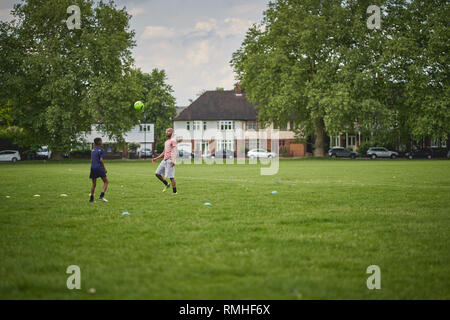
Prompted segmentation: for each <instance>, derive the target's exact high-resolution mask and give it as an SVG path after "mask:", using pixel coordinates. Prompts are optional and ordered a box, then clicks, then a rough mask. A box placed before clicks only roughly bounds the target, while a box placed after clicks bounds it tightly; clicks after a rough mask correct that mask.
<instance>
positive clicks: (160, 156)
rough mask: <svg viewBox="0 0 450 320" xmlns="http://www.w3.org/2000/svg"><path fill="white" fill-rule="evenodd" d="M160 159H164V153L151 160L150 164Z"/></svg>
mask: <svg viewBox="0 0 450 320" xmlns="http://www.w3.org/2000/svg"><path fill="white" fill-rule="evenodd" d="M162 157H164V151H163V152H161V154H160V155H159V156H157V157H156V158H153V159H152V162H155V161H157V160H158V159H161V158H162Z"/></svg>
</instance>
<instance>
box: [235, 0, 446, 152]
mask: <svg viewBox="0 0 450 320" xmlns="http://www.w3.org/2000/svg"><path fill="white" fill-rule="evenodd" d="M430 2H433V4H428V2H424V1H419V0H417V1H416V0H412V1H406V0H387V1H366V0H358V1H356V0H351V1H348V0H332V1H323V0H279V1H276V2H271V3H270V4H269V7H268V9H267V10H266V11H265V12H264V18H263V20H262V23H261V24H260V25H254V26H253V27H252V28H250V30H249V31H248V32H247V35H246V38H245V40H244V42H243V43H242V46H241V48H240V49H239V50H237V51H236V52H235V53H234V54H233V58H232V60H231V64H232V66H233V67H234V70H235V72H236V73H237V78H238V79H239V80H240V81H241V85H242V86H243V87H244V89H245V90H246V92H247V96H248V97H249V99H250V101H251V102H253V103H258V108H259V109H260V112H259V117H260V120H262V121H265V122H286V121H287V120H288V119H289V118H290V117H294V120H295V122H296V123H297V124H298V128H299V129H300V131H301V132H302V133H303V135H304V136H306V135H307V134H309V133H313V134H314V136H315V154H316V155H323V154H324V148H323V146H324V141H323V138H324V137H325V131H328V132H329V133H337V132H340V131H352V130H354V129H358V130H361V131H363V132H365V133H370V132H374V131H379V132H384V131H386V130H391V131H395V130H397V131H399V134H400V133H401V134H404V132H400V131H401V130H399V129H398V128H399V126H400V125H404V124H405V123H409V125H410V128H413V126H412V124H413V123H415V120H413V119H418V118H420V115H422V118H421V119H419V122H420V123H421V124H420V125H417V123H415V125H416V126H415V128H414V129H412V130H413V131H414V130H415V131H417V134H424V133H426V134H431V133H433V132H441V133H442V132H445V131H446V130H447V132H448V124H449V121H448V107H447V106H448V105H446V104H445V102H446V101H447V102H448V101H449V100H448V82H446V81H448V70H447V69H446V68H448V55H446V56H445V55H444V54H443V53H444V52H448V50H446V49H448V43H449V42H448V34H449V33H448V27H447V25H446V24H445V17H446V14H447V13H448V6H445V5H444V2H445V1H444V0H442V1H439V0H435V1H430ZM425 3H426V5H425ZM370 5H378V6H379V7H381V8H382V9H383V15H382V16H381V20H382V21H381V27H380V28H376V29H371V28H368V26H367V20H368V18H369V16H370V13H369V14H368V13H367V9H368V7H369V6H370ZM423 7H426V8H423ZM409 8H411V9H413V10H412V13H411V12H409V11H407V10H409ZM405 9H406V10H405ZM424 9H426V10H424ZM414 12H415V14H414ZM420 15H422V18H421V19H419V18H417V17H416V16H420ZM425 17H426V18H425ZM428 17H429V19H428ZM447 17H448V14H447ZM431 22H432V23H431ZM427 23H429V24H430V25H431V24H433V25H435V26H436V27H434V29H435V30H434V31H430V32H429V33H428V34H429V36H428V38H429V39H428V38H427V37H424V35H423V31H424V28H422V27H421V25H422V26H423V25H427ZM413 29H416V31H415V32H404V30H409V31H411V30H413ZM428 40H430V41H428ZM443 40H447V41H443ZM439 41H441V42H439ZM433 42H434V43H433ZM418 44H419V48H421V47H422V48H423V49H420V50H416V47H417V45H418ZM421 44H422V45H421ZM425 44H426V45H425ZM427 56H432V58H430V59H428V60H427V63H420V62H421V59H424V58H425V57H427ZM419 57H420V59H419ZM415 61H417V62H419V63H418V64H416V63H415ZM410 64H412V65H410ZM408 66H410V67H408ZM412 70H414V72H411V71H412ZM431 70H434V71H436V73H435V74H434V76H433V77H430V75H431V74H433V71H431ZM403 73H405V79H400V77H401V76H402V75H403ZM423 74H427V75H428V76H427V77H423ZM419 79H420V80H419ZM446 83H447V85H446ZM436 87H437V88H439V90H436ZM413 88H414V89H413ZM421 90H422V91H421ZM423 91H427V93H426V94H425V93H424V92H423ZM425 104H427V107H428V108H432V109H433V110H427V109H426V107H425ZM414 105H415V106H416V107H413V106H414ZM418 108H421V109H420V112H415V113H414V111H413V110H414V109H416V110H417V109H418ZM417 111H419V110H417ZM396 128H397V129H396ZM403 128H404V127H403Z"/></svg>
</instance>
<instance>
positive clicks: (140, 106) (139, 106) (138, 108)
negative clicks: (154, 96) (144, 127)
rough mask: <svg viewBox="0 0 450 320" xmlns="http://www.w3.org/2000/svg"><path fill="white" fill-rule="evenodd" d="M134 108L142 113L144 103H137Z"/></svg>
mask: <svg viewBox="0 0 450 320" xmlns="http://www.w3.org/2000/svg"><path fill="white" fill-rule="evenodd" d="M134 108H135V109H136V110H138V111H141V110H142V109H144V104H143V103H142V101H136V102H135V103H134Z"/></svg>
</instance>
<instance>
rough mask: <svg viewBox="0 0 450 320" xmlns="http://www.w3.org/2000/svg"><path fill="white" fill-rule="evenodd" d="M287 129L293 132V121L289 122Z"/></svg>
mask: <svg viewBox="0 0 450 320" xmlns="http://www.w3.org/2000/svg"><path fill="white" fill-rule="evenodd" d="M289 129H290V130H294V121H293V120H291V121H289Z"/></svg>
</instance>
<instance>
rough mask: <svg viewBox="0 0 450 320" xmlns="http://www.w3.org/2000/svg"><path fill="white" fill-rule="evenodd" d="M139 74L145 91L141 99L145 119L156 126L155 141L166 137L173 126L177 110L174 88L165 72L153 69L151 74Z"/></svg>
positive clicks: (139, 72)
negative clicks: (166, 132)
mask: <svg viewBox="0 0 450 320" xmlns="http://www.w3.org/2000/svg"><path fill="white" fill-rule="evenodd" d="M137 72H138V79H139V83H140V84H141V85H142V87H143V89H142V92H141V94H140V97H141V98H140V99H141V101H142V102H144V105H145V107H144V113H143V115H145V119H144V118H143V120H145V121H147V122H150V123H153V124H154V125H155V141H156V142H159V141H160V140H161V139H163V138H164V137H165V130H166V129H167V128H168V127H171V126H172V121H173V118H174V117H175V115H176V113H177V110H176V107H175V98H174V96H173V89H172V86H170V85H169V84H167V82H166V81H167V76H166V72H165V71H164V70H158V69H153V70H152V72H151V73H150V74H148V73H143V72H141V71H140V70H138V71H137Z"/></svg>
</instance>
